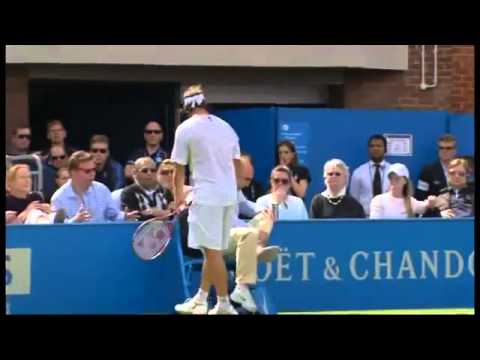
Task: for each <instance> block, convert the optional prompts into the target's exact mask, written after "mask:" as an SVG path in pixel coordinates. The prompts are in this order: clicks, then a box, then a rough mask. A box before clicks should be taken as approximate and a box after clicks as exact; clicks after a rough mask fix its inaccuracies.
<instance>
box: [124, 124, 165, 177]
mask: <svg viewBox="0 0 480 360" xmlns="http://www.w3.org/2000/svg"><path fill="white" fill-rule="evenodd" d="M163 134H164V132H163V126H162V125H160V123H159V122H158V121H155V120H153V121H149V122H148V123H147V124H146V125H145V128H144V130H143V138H144V139H145V147H143V148H140V149H137V150H135V151H133V152H132V153H131V154H130V156H129V157H128V159H127V164H126V165H125V177H126V178H131V177H132V173H133V168H134V163H135V161H136V160H137V159H138V158H141V157H145V156H149V157H151V158H152V160H153V161H154V162H155V164H156V166H157V167H158V166H159V165H160V163H161V162H162V161H163V160H165V159H168V157H169V155H168V153H167V151H165V150H164V149H163V148H162V146H161V143H162V141H163Z"/></svg>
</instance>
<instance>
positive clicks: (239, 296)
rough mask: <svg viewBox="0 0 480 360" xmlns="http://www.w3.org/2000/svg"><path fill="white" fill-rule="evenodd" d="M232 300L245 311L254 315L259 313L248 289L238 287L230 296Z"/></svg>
mask: <svg viewBox="0 0 480 360" xmlns="http://www.w3.org/2000/svg"><path fill="white" fill-rule="evenodd" d="M230 299H232V301H234V302H236V303H238V304H240V305H242V306H243V307H244V308H245V310H247V311H249V312H252V313H254V312H256V311H257V305H256V304H255V300H253V297H252V294H250V291H249V290H248V289H245V288H241V287H239V286H236V287H235V289H234V290H233V292H232V293H231V294H230Z"/></svg>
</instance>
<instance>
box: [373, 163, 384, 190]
mask: <svg viewBox="0 0 480 360" xmlns="http://www.w3.org/2000/svg"><path fill="white" fill-rule="evenodd" d="M374 166H375V176H374V177H373V196H377V195H380V194H381V193H382V178H381V177H380V164H375V165H374Z"/></svg>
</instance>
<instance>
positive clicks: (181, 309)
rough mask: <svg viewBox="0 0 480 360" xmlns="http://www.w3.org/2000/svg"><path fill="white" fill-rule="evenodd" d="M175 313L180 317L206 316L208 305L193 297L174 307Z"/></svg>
mask: <svg viewBox="0 0 480 360" xmlns="http://www.w3.org/2000/svg"><path fill="white" fill-rule="evenodd" d="M175 311H176V312H177V313H179V314H182V315H207V312H208V303H207V302H206V301H199V300H197V299H196V298H195V297H194V298H188V299H187V300H185V302H184V303H183V304H178V305H175Z"/></svg>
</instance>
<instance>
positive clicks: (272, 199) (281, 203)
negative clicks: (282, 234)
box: [256, 165, 308, 220]
mask: <svg viewBox="0 0 480 360" xmlns="http://www.w3.org/2000/svg"><path fill="white" fill-rule="evenodd" d="M292 177H293V175H292V172H291V171H290V169H289V168H288V167H287V166H285V165H278V166H276V167H275V168H273V170H272V173H271V175H270V186H271V192H270V194H267V195H264V196H261V197H259V198H258V199H257V202H256V204H257V210H266V209H271V208H272V206H273V207H274V208H276V209H278V219H279V220H308V212H307V208H306V207H305V203H304V202H303V200H302V198H299V197H298V196H295V195H291V194H290V188H291V186H292Z"/></svg>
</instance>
